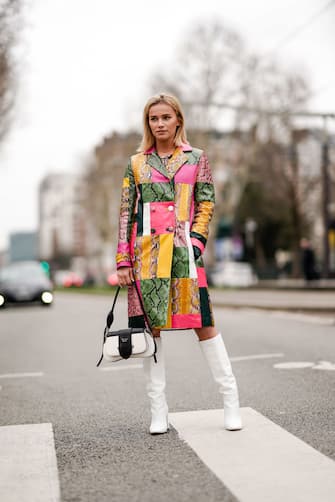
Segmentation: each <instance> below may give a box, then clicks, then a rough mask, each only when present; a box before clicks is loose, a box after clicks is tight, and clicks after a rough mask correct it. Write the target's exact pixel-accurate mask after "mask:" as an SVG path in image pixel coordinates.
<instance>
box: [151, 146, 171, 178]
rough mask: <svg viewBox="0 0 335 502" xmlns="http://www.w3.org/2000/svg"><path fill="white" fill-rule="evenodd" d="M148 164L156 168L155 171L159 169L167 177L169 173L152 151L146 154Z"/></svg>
mask: <svg viewBox="0 0 335 502" xmlns="http://www.w3.org/2000/svg"><path fill="white" fill-rule="evenodd" d="M147 162H148V164H149V166H151V167H153V168H154V169H156V171H159V172H160V173H161V174H163V176H165V177H166V178H169V173H168V172H167V170H166V168H165V166H164V164H163V162H162V161H161V159H160V158H159V156H158V155H157V153H156V152H152V153H150V154H149V155H148V160H147Z"/></svg>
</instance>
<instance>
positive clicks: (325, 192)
mask: <svg viewBox="0 0 335 502" xmlns="http://www.w3.org/2000/svg"><path fill="white" fill-rule="evenodd" d="M328 167H329V138H328V133H327V119H326V118H325V119H324V137H323V143H322V164H321V176H322V220H323V266H322V276H323V277H324V278H325V279H327V278H328V277H329V257H330V253H329V238H328V232H329V226H330V217H329V204H330V179H329V171H328Z"/></svg>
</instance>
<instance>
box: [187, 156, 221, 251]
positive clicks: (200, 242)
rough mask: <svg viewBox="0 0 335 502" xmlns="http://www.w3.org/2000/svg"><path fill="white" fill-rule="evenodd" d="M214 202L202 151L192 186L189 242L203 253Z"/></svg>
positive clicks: (210, 179) (212, 185) (205, 160)
mask: <svg viewBox="0 0 335 502" xmlns="http://www.w3.org/2000/svg"><path fill="white" fill-rule="evenodd" d="M214 204H215V193H214V184H213V178H212V173H211V169H210V166H209V162H208V159H207V156H206V155H205V154H204V153H203V154H202V155H201V157H200V159H199V169H198V173H197V178H196V183H195V187H194V217H193V221H192V226H191V232H190V236H191V242H192V245H193V246H196V247H197V248H199V249H200V251H201V253H203V251H204V249H205V246H206V243H207V238H208V230H209V223H210V221H211V219H212V216H213V210H214Z"/></svg>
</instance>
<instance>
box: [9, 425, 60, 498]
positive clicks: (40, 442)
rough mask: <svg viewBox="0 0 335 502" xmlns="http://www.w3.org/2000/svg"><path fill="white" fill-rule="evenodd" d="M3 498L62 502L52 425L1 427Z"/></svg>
mask: <svg viewBox="0 0 335 502" xmlns="http://www.w3.org/2000/svg"><path fill="white" fill-rule="evenodd" d="M0 499H1V500H3V501H6V502H32V501H34V502H59V501H60V489H59V480H58V470H57V460H56V452H55V446H54V437H53V431H52V424H48V423H45V424H29V425H9V426H5V427H0Z"/></svg>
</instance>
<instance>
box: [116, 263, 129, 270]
mask: <svg viewBox="0 0 335 502" xmlns="http://www.w3.org/2000/svg"><path fill="white" fill-rule="evenodd" d="M121 267H131V262H130V261H120V262H119V263H117V264H116V268H117V269H119V268H121Z"/></svg>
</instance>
